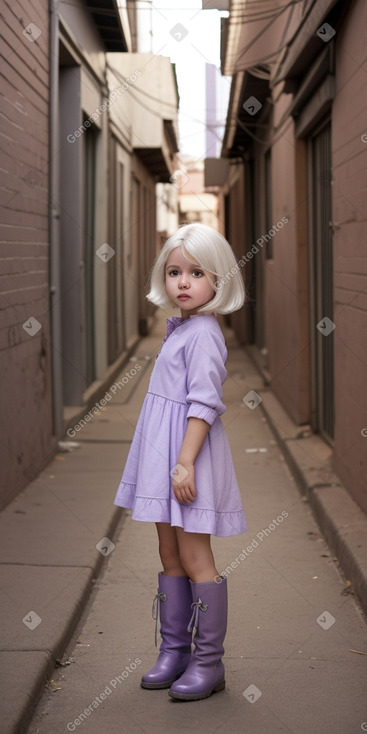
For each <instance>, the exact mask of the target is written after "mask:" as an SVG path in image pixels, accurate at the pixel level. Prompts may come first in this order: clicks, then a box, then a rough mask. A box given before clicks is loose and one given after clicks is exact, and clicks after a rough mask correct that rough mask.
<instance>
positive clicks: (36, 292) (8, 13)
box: [0, 0, 52, 508]
mask: <svg viewBox="0 0 367 734" xmlns="http://www.w3.org/2000/svg"><path fill="white" fill-rule="evenodd" d="M1 17H2V21H3V31H2V33H3V43H2V47H1V59H0V74H1V77H0V87H1V97H2V103H1V104H2V122H1V161H2V163H1V169H2V170H1V176H2V203H1V208H2V214H1V229H0V239H1V248H0V293H1V309H0V372H1V387H0V391H1V405H2V409H1V443H0V463H1V468H2V470H1V480H0V481H1V485H0V508H1V507H3V506H4V505H5V504H7V503H8V502H9V500H10V499H11V498H12V497H14V496H15V495H16V494H18V493H19V491H20V490H21V489H22V488H23V487H24V486H26V484H27V483H28V482H29V480H30V479H32V478H33V477H34V476H35V475H36V474H37V473H38V472H39V471H40V469H42V468H43V466H44V465H45V464H46V462H47V458H48V456H49V455H50V454H51V453H52V401H51V363H50V326H49V275H48V266H49V226H48V136H49V131H48V122H49V14H48V3H47V0H42V1H41V2H39V1H38V2H36V0H23V1H22V2H19V1H18V0H12V2H6V1H4V2H3V3H2V5H1ZM25 29H26V30H25ZM23 31H24V32H23ZM38 322H39V324H40V327H39V325H38ZM23 324H25V327H24V326H23Z"/></svg>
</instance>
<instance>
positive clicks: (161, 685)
mask: <svg viewBox="0 0 367 734" xmlns="http://www.w3.org/2000/svg"><path fill="white" fill-rule="evenodd" d="M184 672H185V671H184V670H181V673H178V675H175V677H174V678H171V680H167V681H164V682H163V683H149V682H147V683H145V681H140V685H141V687H142V688H148V689H150V690H154V689H157V690H158V689H160V688H171V685H172V683H174V682H175V680H177V678H180V677H181V675H182V674H183V673H184Z"/></svg>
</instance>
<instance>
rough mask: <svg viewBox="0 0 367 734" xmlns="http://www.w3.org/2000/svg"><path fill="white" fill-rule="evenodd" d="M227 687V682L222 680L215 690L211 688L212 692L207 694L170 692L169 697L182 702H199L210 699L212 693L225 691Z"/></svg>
mask: <svg viewBox="0 0 367 734" xmlns="http://www.w3.org/2000/svg"><path fill="white" fill-rule="evenodd" d="M225 687H226V682H225V680H222V681H221V682H220V683H217V685H216V686H214V688H211V689H210V691H206V693H178V692H177V693H176V691H168V695H169V696H171V698H178V699H179V700H180V701H199V700H201V699H202V698H209V696H211V695H212V693H218V692H219V691H223V690H224V688H225Z"/></svg>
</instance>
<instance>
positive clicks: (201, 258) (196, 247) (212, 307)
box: [147, 222, 245, 314]
mask: <svg viewBox="0 0 367 734" xmlns="http://www.w3.org/2000/svg"><path fill="white" fill-rule="evenodd" d="M175 247H181V253H182V255H183V256H184V257H185V259H186V260H188V261H189V262H190V260H189V259H188V257H187V253H188V254H189V255H191V257H193V258H194V259H195V260H196V261H197V262H198V263H199V265H200V267H201V268H203V270H206V271H207V272H208V273H212V274H213V275H214V276H215V277H216V282H215V283H214V284H213V283H211V284H212V285H213V289H214V291H215V296H214V297H213V298H212V300H211V301H209V302H208V303H206V304H205V305H203V306H201V307H200V308H198V310H197V312H198V313H208V312H217V313H222V314H225V313H232V311H237V310H238V309H239V308H241V306H243V304H244V301H245V288H244V284H243V278H242V275H241V272H240V266H239V265H238V264H237V262H236V259H235V256H234V254H233V251H232V248H231V246H230V244H229V242H227V240H226V239H225V238H224V237H223V236H222V235H221V234H219V232H217V231H216V230H215V229H212V228H211V227H207V226H206V224H201V223H199V222H198V223H193V224H186V225H184V226H182V227H180V229H178V230H177V232H175V234H173V235H172V236H171V237H169V238H168V240H167V241H166V243H165V245H164V246H163V248H162V250H161V252H160V253H159V255H158V257H157V259H156V260H155V262H154V265H153V268H152V271H151V277H150V291H149V293H148V294H147V299H148V301H151V302H152V303H154V304H155V305H156V306H160V307H161V308H167V307H168V306H169V305H170V304H171V301H170V300H169V298H168V296H167V293H166V287H165V267H166V262H167V260H168V256H169V254H170V252H171V251H172V250H174V249H175ZM208 280H209V279H208ZM210 282H211V281H210Z"/></svg>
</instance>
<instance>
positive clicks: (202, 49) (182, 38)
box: [137, 0, 231, 159]
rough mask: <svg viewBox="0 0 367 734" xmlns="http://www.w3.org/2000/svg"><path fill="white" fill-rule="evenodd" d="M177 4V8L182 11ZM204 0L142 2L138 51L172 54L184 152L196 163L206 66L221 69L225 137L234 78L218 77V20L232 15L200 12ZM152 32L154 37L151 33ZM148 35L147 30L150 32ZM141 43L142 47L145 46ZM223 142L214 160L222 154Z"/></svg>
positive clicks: (201, 145)
mask: <svg viewBox="0 0 367 734" xmlns="http://www.w3.org/2000/svg"><path fill="white" fill-rule="evenodd" d="M178 6H179V7H178ZM201 6H202V3H201V0H200V1H199V0H180V2H179V3H178V2H177V1H176V2H174V1H173V0H152V2H148V1H147V0H144V1H143V2H138V3H137V7H138V8H141V10H139V12H140V13H142V14H143V18H144V24H143V27H144V32H143V33H142V36H141V38H140V39H139V40H138V43H139V41H140V43H139V51H142V52H143V51H152V52H153V53H159V54H160V55H162V56H169V57H170V59H171V61H172V62H173V63H175V64H176V74H177V80H178V88H179V95H180V109H179V134H180V153H181V154H183V155H188V156H190V157H193V158H194V159H199V158H203V157H205V152H206V151H205V107H206V101H205V64H206V63H207V62H209V63H211V64H214V65H215V66H216V67H217V72H216V79H217V85H216V87H217V121H218V122H219V123H222V126H221V127H220V126H219V127H218V128H217V133H218V135H219V137H222V135H223V124H224V122H225V118H226V110H227V105H228V96H229V90H230V81H231V80H230V77H222V76H221V74H220V17H221V15H222V16H223V15H228V13H224V12H220V11H218V10H202V9H201ZM150 28H151V29H152V33H150V32H149V29H150ZM147 31H148V32H147ZM142 44H143V45H144V47H143V48H142ZM220 147H221V146H220V143H218V146H217V148H216V150H211V151H209V152H208V155H209V156H210V157H218V156H219V155H220Z"/></svg>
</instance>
